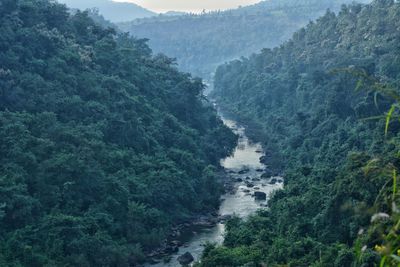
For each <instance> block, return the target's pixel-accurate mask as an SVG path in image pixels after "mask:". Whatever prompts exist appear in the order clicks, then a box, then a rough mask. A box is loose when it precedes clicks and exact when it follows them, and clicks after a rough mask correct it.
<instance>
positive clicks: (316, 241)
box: [199, 0, 400, 267]
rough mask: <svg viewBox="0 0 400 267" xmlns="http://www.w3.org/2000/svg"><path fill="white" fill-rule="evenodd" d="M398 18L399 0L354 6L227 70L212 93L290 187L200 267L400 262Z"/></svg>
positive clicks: (234, 228) (232, 227)
mask: <svg viewBox="0 0 400 267" xmlns="http://www.w3.org/2000/svg"><path fill="white" fill-rule="evenodd" d="M399 17H400V3H398V2H395V1H392V0H375V1H374V2H373V3H372V4H370V5H366V6H363V5H359V4H354V5H350V6H344V7H342V8H341V11H340V12H339V14H338V15H335V14H334V13H332V12H327V13H326V14H325V15H324V16H323V17H321V18H319V19H317V20H316V21H315V22H311V23H309V24H308V25H307V27H305V28H304V29H301V30H299V31H297V32H296V33H295V34H294V35H293V37H292V38H291V39H290V40H289V41H287V42H285V43H284V44H283V45H281V46H280V47H277V48H274V49H264V50H263V51H262V52H261V53H259V54H257V55H253V56H251V57H249V58H244V59H241V60H236V61H233V62H230V63H228V64H226V65H224V66H221V67H220V68H218V71H217V73H216V75H215V85H214V86H215V91H214V97H215V98H216V100H217V102H218V103H219V105H220V106H221V107H222V108H223V109H224V110H225V111H226V112H229V113H231V114H234V115H235V116H236V117H237V118H239V119H240V120H241V121H242V122H244V123H246V124H247V125H248V126H250V127H251V128H253V130H252V131H250V133H252V134H253V137H254V138H256V139H258V140H260V141H262V142H263V143H264V147H265V150H266V155H265V157H264V158H263V160H264V161H265V163H266V164H267V165H269V166H270V169H271V171H272V172H277V173H282V174H284V176H285V189H284V190H282V191H278V192H276V193H275V194H274V196H273V197H272V199H271V200H270V202H269V206H270V208H269V209H268V210H263V211H260V212H259V214H258V215H256V216H253V217H252V218H250V219H249V220H248V221H241V220H239V219H234V220H232V221H231V222H230V223H229V224H228V225H227V235H226V237H225V242H224V246H222V247H214V246H212V245H210V246H208V247H207V249H206V251H205V253H204V258H203V261H202V263H201V264H199V266H242V265H244V264H249V265H246V266H260V264H264V265H263V266H296V267H300V266H304V267H305V266H324V267H325V266H398V264H399V259H398V253H399V251H398V248H399V245H400V244H399V239H398V235H397V233H398V221H399V216H398V208H397V207H398V205H399V194H398V191H397V189H396V188H397V187H398V180H397V173H398V172H399V169H400V165H399V162H400V158H399V153H398V151H400V142H399V134H398V133H399V129H400V125H399V123H398V122H396V120H397V118H398V113H397V107H398V103H397V101H398V100H399V97H398V92H399V88H400V56H399V55H400V46H399V43H400V20H399ZM356 88H357V89H358V90H356ZM370 90H372V91H370ZM394 100H396V103H397V104H396V105H394V106H393V108H391V109H390V105H391V103H392V102H393V101H394ZM389 109H390V110H391V111H390V112H388V113H386V112H387V111H388V110H389ZM386 116H389V117H388V118H389V119H388V120H387V126H386V128H387V136H386V137H385V133H384V132H385V117H386ZM390 117H393V121H391V120H390ZM389 122H390V123H389Z"/></svg>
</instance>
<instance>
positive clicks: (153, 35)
mask: <svg viewBox="0 0 400 267" xmlns="http://www.w3.org/2000/svg"><path fill="white" fill-rule="evenodd" d="M351 2H352V0H335V1H332V0H322V1H321V0H284V1H281V0H271V1H262V2H260V3H259V4H256V5H253V6H248V7H243V8H239V9H234V10H229V11H225V12H212V13H207V14H202V15H190V14H188V15H184V16H176V17H167V16H159V17H155V18H151V19H142V20H137V21H133V22H131V23H123V24H120V25H119V26H120V28H121V29H122V30H123V31H129V32H131V33H132V34H133V35H134V36H138V37H140V38H149V39H150V42H149V44H150V47H151V48H152V49H154V51H155V52H162V53H165V54H166V55H168V56H170V57H174V58H177V59H178V63H179V65H180V67H181V69H182V70H184V71H188V72H191V73H193V74H195V75H198V76H200V77H202V78H206V79H210V77H211V76H212V74H213V73H214V72H215V69H216V68H217V66H218V65H219V64H221V63H224V62H226V61H228V60H232V59H235V58H239V57H241V56H248V55H250V54H251V53H255V52H258V51H259V50H261V49H262V48H265V47H275V46H277V45H280V44H281V43H282V42H283V41H285V40H287V39H289V38H290V36H291V35H292V34H293V32H294V31H296V30H298V29H299V28H300V27H302V26H305V25H306V24H307V23H308V22H309V21H310V20H312V19H315V18H317V17H319V16H321V15H323V14H324V13H325V11H326V10H327V9H328V8H330V9H332V10H334V11H336V10H339V9H340V5H341V4H343V3H351Z"/></svg>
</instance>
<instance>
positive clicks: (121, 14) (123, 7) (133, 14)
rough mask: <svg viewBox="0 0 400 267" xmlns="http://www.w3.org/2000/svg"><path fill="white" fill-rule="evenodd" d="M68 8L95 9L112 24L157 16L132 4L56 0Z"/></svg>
mask: <svg viewBox="0 0 400 267" xmlns="http://www.w3.org/2000/svg"><path fill="white" fill-rule="evenodd" d="M57 1H58V2H59V3H62V4H66V5H67V6H68V7H69V8H74V9H80V10H86V9H93V8H95V9H97V10H98V11H99V13H100V14H101V15H102V16H104V17H105V18H106V19H107V20H110V21H112V22H123V21H131V20H134V19H140V18H147V17H153V16H157V13H155V12H152V11H150V10H148V9H145V8H143V7H141V6H139V5H136V4H134V3H132V2H129V1H125V2H115V1H112V0H84V1H82V0H57Z"/></svg>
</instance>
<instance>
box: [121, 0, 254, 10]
mask: <svg viewBox="0 0 400 267" xmlns="http://www.w3.org/2000/svg"><path fill="white" fill-rule="evenodd" d="M114 1H117V2H133V3H135V4H138V5H140V6H142V7H145V8H148V9H150V10H153V11H156V12H166V11H170V10H174V11H191V12H201V11H202V10H203V9H205V10H207V11H210V10H218V9H221V10H222V9H229V8H236V7H238V6H240V5H242V6H244V5H251V4H255V3H258V2H260V0H114Z"/></svg>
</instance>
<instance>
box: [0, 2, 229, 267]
mask: <svg viewBox="0 0 400 267" xmlns="http://www.w3.org/2000/svg"><path fill="white" fill-rule="evenodd" d="M0 14H1V16H0V62H1V65H0V151H1V153H0V265H1V266H129V265H134V264H136V263H138V262H140V261H142V260H143V256H144V253H145V252H148V251H150V250H151V249H153V248H155V247H156V246H158V245H159V244H160V243H161V241H163V240H164V239H165V237H166V236H167V235H168V230H169V228H170V226H171V225H172V224H174V223H177V222H179V221H181V220H183V219H186V218H188V217H190V216H192V215H194V214H196V213H203V212H210V211H213V210H215V209H216V208H217V205H218V199H219V195H220V193H221V190H220V188H221V187H220V185H219V184H218V182H217V179H216V174H215V173H216V168H217V166H218V164H219V160H220V159H221V158H223V157H225V156H227V155H229V154H230V153H231V150H232V148H233V147H234V145H235V142H236V137H235V136H234V134H233V133H231V132H230V130H229V129H228V128H227V127H225V126H224V125H223V123H222V121H221V120H220V119H218V117H217V116H216V114H215V111H214V110H213V108H212V107H211V105H210V104H209V103H207V102H206V101H205V100H204V99H203V96H202V90H203V89H204V85H203V84H202V83H201V81H199V80H198V79H193V78H192V77H191V76H190V75H188V74H183V73H180V72H179V71H178V70H177V69H176V67H175V66H174V62H173V60H171V59H169V58H167V57H165V56H162V55H159V56H156V57H154V56H152V52H151V50H150V48H149V47H148V46H147V45H146V41H145V40H138V39H134V38H130V37H128V36H127V35H126V34H125V35H124V34H116V33H115V31H114V30H112V29H110V28H108V29H105V28H102V27H100V26H98V25H97V23H95V22H94V21H93V20H92V19H91V18H90V17H89V16H88V13H87V12H76V13H75V14H73V15H69V13H68V10H67V9H66V8H65V6H63V5H59V4H57V3H55V2H54V1H47V0H35V1H33V0H18V1H1V3H0ZM210 189H212V190H210ZM3 263H4V264H3Z"/></svg>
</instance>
